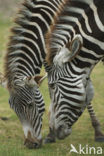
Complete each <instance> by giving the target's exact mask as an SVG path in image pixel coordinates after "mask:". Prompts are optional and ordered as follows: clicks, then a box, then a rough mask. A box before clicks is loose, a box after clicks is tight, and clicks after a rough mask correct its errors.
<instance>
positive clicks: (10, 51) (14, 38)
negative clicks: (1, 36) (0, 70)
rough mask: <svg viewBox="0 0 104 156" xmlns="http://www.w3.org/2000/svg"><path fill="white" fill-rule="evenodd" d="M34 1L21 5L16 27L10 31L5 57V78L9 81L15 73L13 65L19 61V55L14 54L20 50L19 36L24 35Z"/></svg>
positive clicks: (29, 0) (30, 0)
mask: <svg viewBox="0 0 104 156" xmlns="http://www.w3.org/2000/svg"><path fill="white" fill-rule="evenodd" d="M32 3H33V2H32V0H25V1H24V2H22V3H21V5H20V8H19V9H18V11H17V17H16V18H15V19H14V20H13V22H14V26H13V27H12V28H11V29H10V33H11V36H10V37H9V42H8V44H7V50H6V51H7V52H6V55H5V57H4V77H5V78H6V79H9V78H10V77H11V76H13V71H15V67H16V64H15V67H14V65H13V63H14V62H15V61H16V59H18V53H14V51H16V50H18V47H16V44H17V43H18V42H21V41H19V38H18V36H20V35H21V34H22V33H23V25H24V24H25V22H26V20H28V19H29V18H30V15H29V9H31V8H32Z"/></svg>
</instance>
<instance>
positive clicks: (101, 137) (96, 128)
mask: <svg viewBox="0 0 104 156" xmlns="http://www.w3.org/2000/svg"><path fill="white" fill-rule="evenodd" d="M87 110H88V112H89V115H90V118H91V122H92V126H93V128H94V131H95V141H97V142H104V135H103V133H102V131H101V126H100V122H99V120H98V119H97V117H96V114H95V112H94V109H93V107H92V104H91V103H89V104H88V106H87Z"/></svg>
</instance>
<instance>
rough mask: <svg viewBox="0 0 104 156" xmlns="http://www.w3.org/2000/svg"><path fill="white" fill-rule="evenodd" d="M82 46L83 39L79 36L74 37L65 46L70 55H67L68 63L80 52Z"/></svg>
mask: <svg viewBox="0 0 104 156" xmlns="http://www.w3.org/2000/svg"><path fill="white" fill-rule="evenodd" d="M82 45H83V39H82V37H81V35H76V36H75V37H74V39H73V40H72V42H71V43H68V44H67V45H66V48H68V50H69V52H70V55H69V61H71V60H72V59H73V58H74V57H75V56H76V55H78V53H79V52H80V50H81V47H82Z"/></svg>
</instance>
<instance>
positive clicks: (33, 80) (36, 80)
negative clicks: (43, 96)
mask: <svg viewBox="0 0 104 156" xmlns="http://www.w3.org/2000/svg"><path fill="white" fill-rule="evenodd" d="M46 77H47V75H45V76H30V77H25V78H24V79H23V81H24V83H25V84H26V85H28V86H29V87H34V86H40V84H41V83H42V82H43V80H44V79H45V78H46Z"/></svg>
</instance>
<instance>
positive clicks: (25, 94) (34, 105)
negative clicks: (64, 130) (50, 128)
mask: <svg viewBox="0 0 104 156" xmlns="http://www.w3.org/2000/svg"><path fill="white" fill-rule="evenodd" d="M12 81H13V82H12ZM12 81H11V83H10V84H9V83H8V89H9V93H10V99H9V103H10V107H11V108H12V109H13V110H14V111H15V112H16V114H17V116H18V118H19V120H20V121H21V123H22V126H23V130H24V135H25V142H24V144H25V145H26V146H27V147H28V148H39V147H40V146H41V144H42V137H41V133H40V132H41V127H42V115H43V112H44V100H43V97H42V95H41V93H40V91H39V89H38V84H39V82H40V81H41V77H40V76H36V77H28V78H27V77H24V78H23V77H19V78H18V79H17V78H15V79H13V78H12ZM9 82H10V81H9Z"/></svg>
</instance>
